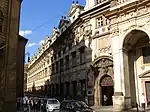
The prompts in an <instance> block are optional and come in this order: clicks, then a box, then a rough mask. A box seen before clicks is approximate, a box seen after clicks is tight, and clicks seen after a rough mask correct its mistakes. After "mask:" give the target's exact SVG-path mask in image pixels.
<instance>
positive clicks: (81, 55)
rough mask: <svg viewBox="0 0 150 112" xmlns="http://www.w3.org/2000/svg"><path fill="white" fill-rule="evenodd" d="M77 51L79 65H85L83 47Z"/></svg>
mask: <svg viewBox="0 0 150 112" xmlns="http://www.w3.org/2000/svg"><path fill="white" fill-rule="evenodd" d="M79 51H80V64H83V63H85V47H84V46H83V47H81V48H80V49H79Z"/></svg>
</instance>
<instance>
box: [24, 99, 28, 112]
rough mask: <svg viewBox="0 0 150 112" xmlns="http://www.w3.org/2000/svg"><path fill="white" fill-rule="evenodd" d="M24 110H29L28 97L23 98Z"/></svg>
mask: <svg viewBox="0 0 150 112" xmlns="http://www.w3.org/2000/svg"><path fill="white" fill-rule="evenodd" d="M23 109H24V111H25V112H26V111H27V110H28V97H27V96H24V97H23Z"/></svg>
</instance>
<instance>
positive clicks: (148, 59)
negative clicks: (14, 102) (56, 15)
mask: <svg viewBox="0 0 150 112" xmlns="http://www.w3.org/2000/svg"><path fill="white" fill-rule="evenodd" d="M149 13H150V1H149V0H143V1H140V0H111V1H110V0H86V5H85V7H83V6H81V5H79V3H78V2H73V4H72V5H71V8H70V10H69V13H68V17H69V19H68V20H67V19H66V18H65V17H62V19H61V20H60V23H59V25H58V29H57V28H54V30H53V31H52V35H51V36H50V38H49V40H50V44H46V42H45V43H44V44H43V45H42V46H41V47H40V50H39V51H38V53H37V55H35V56H34V57H33V58H32V60H31V62H30V63H29V66H28V68H29V69H30V71H29V74H30V76H28V80H30V83H28V85H30V84H31V85H30V86H28V87H30V88H31V87H32V85H33V84H34V86H35V87H37V84H38V81H36V80H35V78H39V77H37V76H40V77H41V76H44V75H46V76H47V74H45V71H47V69H46V68H47V67H50V69H49V72H48V73H49V79H48V80H49V82H48V83H46V85H47V86H46V88H47V91H49V94H50V95H52V96H61V97H62V98H63V97H67V98H69V99H83V100H85V97H86V98H88V102H89V104H90V105H98V106H104V96H107V98H108V100H107V104H106V105H107V106H111V105H112V107H113V110H114V111H122V110H123V109H126V108H131V107H135V106H136V103H137V104H138V105H140V104H141V100H140V97H141V95H142V93H145V96H146V99H147V100H146V106H148V105H150V91H149V88H150V66H149V63H150V52H149V51H150V47H149V46H150V44H149V39H150V19H149ZM47 45H48V46H49V48H47V47H46V46H47ZM45 53H47V54H49V55H48V58H46V59H48V60H49V61H50V64H49V65H48V66H47V65H45V62H46V61H42V62H43V63H41V62H40V61H38V60H43V59H45V56H46V55H45ZM46 57H47V56H46ZM37 65H38V67H35V66H37ZM38 71H40V72H38ZM46 73H47V72H46ZM47 77H48V76H47ZM38 80H39V81H40V80H42V81H43V82H42V83H43V84H44V81H46V80H45V78H43V77H41V78H39V79H38ZM28 87H27V88H28ZM28 89H29V88H28ZM106 108H107V107H106Z"/></svg>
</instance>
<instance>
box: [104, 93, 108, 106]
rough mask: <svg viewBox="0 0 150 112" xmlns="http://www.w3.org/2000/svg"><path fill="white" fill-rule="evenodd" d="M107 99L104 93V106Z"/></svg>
mask: <svg viewBox="0 0 150 112" xmlns="http://www.w3.org/2000/svg"><path fill="white" fill-rule="evenodd" d="M107 100H108V98H107V96H106V95H104V106H107Z"/></svg>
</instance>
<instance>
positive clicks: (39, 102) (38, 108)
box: [37, 100, 41, 111]
mask: <svg viewBox="0 0 150 112" xmlns="http://www.w3.org/2000/svg"><path fill="white" fill-rule="evenodd" d="M40 106H41V100H38V102H37V110H38V111H40Z"/></svg>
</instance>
